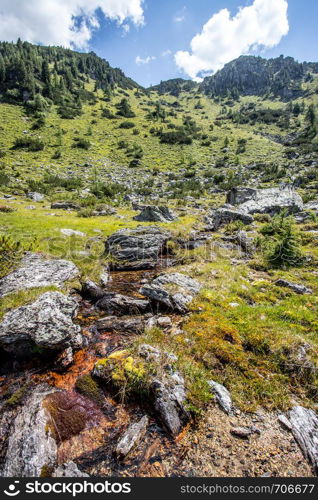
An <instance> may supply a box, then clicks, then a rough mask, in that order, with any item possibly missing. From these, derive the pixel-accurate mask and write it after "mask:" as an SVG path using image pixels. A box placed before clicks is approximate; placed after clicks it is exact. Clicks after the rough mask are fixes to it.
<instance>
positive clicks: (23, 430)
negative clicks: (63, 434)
mask: <svg viewBox="0 0 318 500" xmlns="http://www.w3.org/2000/svg"><path fill="white" fill-rule="evenodd" d="M52 391H53V389H52V388H49V387H44V386H38V387H36V388H35V389H34V390H33V392H32V394H31V395H30V396H29V398H28V399H27V401H26V402H25V404H24V405H23V406H22V407H21V408H20V410H19V412H18V415H17V416H16V418H15V420H14V423H13V425H12V427H11V430H10V436H9V437H8V447H7V454H6V457H5V459H4V466H3V470H2V471H1V476H2V477H40V476H41V472H42V469H43V468H44V467H45V468H51V467H52V468H53V467H54V466H55V463H56V455H57V444H56V441H55V439H54V438H53V437H52V435H51V433H50V431H49V428H48V421H49V414H48V412H47V410H46V409H45V408H44V407H43V400H44V399H45V397H46V396H47V395H48V394H50V393H51V392H52Z"/></svg>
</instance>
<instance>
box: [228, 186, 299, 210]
mask: <svg viewBox="0 0 318 500" xmlns="http://www.w3.org/2000/svg"><path fill="white" fill-rule="evenodd" d="M227 202H228V203H230V204H231V205H237V206H238V209H239V210H240V211H242V212H243V213H246V214H257V213H259V214H272V215H273V214H275V213H278V212H280V211H281V210H283V209H286V210H288V212H289V213H297V212H301V211H302V210H303V208H304V203H303V200H302V198H301V196H299V194H297V193H296V192H295V191H294V190H293V189H291V188H289V187H287V188H270V189H250V188H233V189H232V190H231V191H230V192H229V193H228V195H227Z"/></svg>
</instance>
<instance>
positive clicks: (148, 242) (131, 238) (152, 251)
mask: <svg viewBox="0 0 318 500" xmlns="http://www.w3.org/2000/svg"><path fill="white" fill-rule="evenodd" d="M169 237H170V234H169V233H168V232H166V231H163V230H162V229H160V228H158V227H153V226H146V227H138V228H136V229H122V230H120V231H117V232H116V233H114V234H112V235H111V236H110V237H109V238H108V239H107V241H106V254H107V255H108V256H109V257H110V258H111V261H112V263H111V266H112V268H113V269H117V270H137V269H153V268H154V267H156V265H157V263H158V260H159V259H160V257H162V255H163V254H164V253H165V251H166V245H167V242H168V239H169Z"/></svg>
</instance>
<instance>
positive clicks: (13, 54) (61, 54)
mask: <svg viewBox="0 0 318 500" xmlns="http://www.w3.org/2000/svg"><path fill="white" fill-rule="evenodd" d="M89 78H91V79H93V80H95V82H96V83H95V86H96V88H100V89H103V90H105V91H107V90H108V89H111V88H113V87H114V85H118V86H119V87H121V88H123V89H132V88H140V86H139V85H138V84H137V83H136V82H134V81H133V80H131V79H130V78H127V77H126V76H125V74H124V73H123V72H122V71H121V70H120V69H118V68H112V67H111V66H110V65H109V63H108V62H107V61H105V60H104V59H101V58H100V57H98V56H97V55H96V54H95V53H94V52H90V53H79V52H74V51H72V50H69V49H64V48H62V47H43V46H38V45H32V44H30V43H28V42H21V40H18V42H17V43H16V44H14V43H7V42H0V94H1V100H2V101H7V102H17V103H22V102H26V101H28V100H30V99H34V97H35V96H36V95H39V94H40V95H41V96H43V97H45V98H49V99H51V101H53V102H54V103H56V104H60V103H61V101H62V100H63V99H64V98H65V97H71V96H72V97H73V98H80V99H81V100H85V99H89V98H90V96H89V95H88V94H87V91H85V90H84V85H85V83H86V82H87V81H88V80H89Z"/></svg>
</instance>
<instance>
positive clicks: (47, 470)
mask: <svg viewBox="0 0 318 500" xmlns="http://www.w3.org/2000/svg"><path fill="white" fill-rule="evenodd" d="M53 472H54V467H53V466H52V465H48V464H44V465H43V466H42V468H41V472H40V477H52V474H53Z"/></svg>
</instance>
